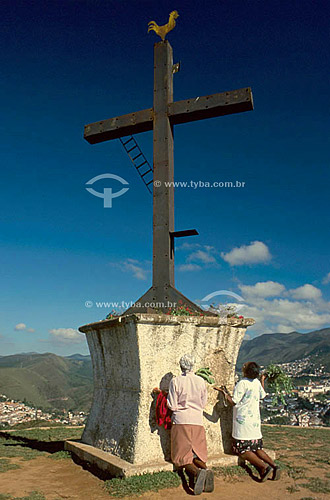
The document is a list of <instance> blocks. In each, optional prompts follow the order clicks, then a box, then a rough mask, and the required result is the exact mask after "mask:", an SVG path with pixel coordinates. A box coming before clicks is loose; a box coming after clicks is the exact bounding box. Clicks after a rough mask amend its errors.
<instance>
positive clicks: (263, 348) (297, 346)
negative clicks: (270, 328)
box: [237, 328, 330, 372]
mask: <svg viewBox="0 0 330 500" xmlns="http://www.w3.org/2000/svg"><path fill="white" fill-rule="evenodd" d="M307 356H310V357H311V360H312V361H314V362H317V363H318V364H324V365H325V366H326V368H327V371H328V372H330V328H323V329H322V330H316V331H313V332H309V333H298V332H291V333H269V334H264V335H260V336H259V337H255V338H254V339H251V340H246V341H244V342H243V343H242V346H241V348H240V351H239V354H238V359H237V368H240V367H241V366H242V365H243V363H246V362H247V361H255V362H256V363H258V364H260V365H263V366H265V365H268V364H269V363H287V362H289V361H295V360H298V359H302V358H306V357H307Z"/></svg>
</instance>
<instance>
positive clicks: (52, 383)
mask: <svg viewBox="0 0 330 500" xmlns="http://www.w3.org/2000/svg"><path fill="white" fill-rule="evenodd" d="M307 356H310V357H311V360H313V361H314V362H317V363H318V364H324V365H325V366H326V368H327V371H329V372H330V328H324V329H322V330H317V331H313V332H310V333H304V334H303V333H298V332H291V333H271V334H264V335H260V336H259V337H255V338H254V339H252V340H246V341H244V342H243V344H242V346H241V349H240V352H239V355H238V360H237V368H238V369H240V368H241V366H242V364H243V363H245V362H246V361H256V362H257V363H258V364H260V365H264V366H265V365H268V364H269V363H272V362H273V363H285V362H289V361H294V360H298V359H302V358H305V357H307ZM0 394H5V395H6V396H7V397H9V398H11V399H16V400H19V401H25V402H27V403H30V404H31V405H33V406H36V407H38V408H42V409H44V410H52V411H53V410H58V411H63V410H69V409H72V410H83V411H88V410H89V408H90V405H91V401H92V394H93V373H92V363H91V358H90V356H84V355H82V354H78V353H77V354H73V355H71V356H66V357H62V356H57V355H56V354H52V353H45V354H38V353H34V352H30V353H21V354H13V355H10V356H0Z"/></svg>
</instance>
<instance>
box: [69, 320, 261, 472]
mask: <svg viewBox="0 0 330 500" xmlns="http://www.w3.org/2000/svg"><path fill="white" fill-rule="evenodd" d="M253 323H254V320H253V319H246V318H245V319H244V318H239V319H236V318H230V319H227V318H219V317H203V316H167V315H165V314H131V315H127V316H121V317H119V318H116V319H112V320H104V321H99V322H97V323H92V324H90V325H85V326H83V327H81V328H79V330H80V331H81V332H84V333H86V337H87V341H88V345H89V349H90V353H91V357H92V363H93V374H94V395H93V403H92V408H91V411H90V415H89V418H88V420H87V423H86V427H85V430H84V433H83V436H82V442H83V443H85V444H86V445H90V446H91V447H95V448H98V449H99V450H102V451H103V452H107V453H108V454H111V455H113V456H116V457H117V458H118V459H121V460H123V461H125V463H130V464H131V465H134V466H139V467H141V469H140V470H143V467H145V466H149V464H158V463H164V461H169V460H170V431H169V430H165V429H164V427H159V426H158V425H157V422H156V418H155V405H156V397H157V396H155V393H153V388H154V387H159V388H160V389H161V390H163V391H167V390H168V386H169V382H170V380H171V378H172V377H173V376H176V375H179V374H180V368H179V359H180V356H181V355H183V354H185V353H186V352H188V353H189V352H190V353H191V352H192V353H194V356H195V358H196V365H195V367H196V369H198V368H201V367H210V369H211V370H212V372H213V374H214V378H215V380H216V383H217V384H219V385H226V386H227V387H228V389H229V390H230V391H232V390H233V387H234V379H235V365H236V359H237V354H238V350H239V348H240V345H241V342H242V339H243V337H244V334H245V331H246V328H247V327H248V326H250V325H252V324H253ZM203 423H204V426H205V429H206V436H207V446H208V454H209V456H210V457H212V456H218V455H219V456H220V455H221V454H223V453H226V454H227V453H228V454H230V452H231V427H232V408H231V407H230V405H228V406H224V402H223V396H221V395H219V392H217V391H215V390H213V389H212V387H211V386H208V403H207V406H206V408H205V410H204V422H203ZM102 456H103V455H102ZM221 456H222V455H221ZM132 470H133V469H132Z"/></svg>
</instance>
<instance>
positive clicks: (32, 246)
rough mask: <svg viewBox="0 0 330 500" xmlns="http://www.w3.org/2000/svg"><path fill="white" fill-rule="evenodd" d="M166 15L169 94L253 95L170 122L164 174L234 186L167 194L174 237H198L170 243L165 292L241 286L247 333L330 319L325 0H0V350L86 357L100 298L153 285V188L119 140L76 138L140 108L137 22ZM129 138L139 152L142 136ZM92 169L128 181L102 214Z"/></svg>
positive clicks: (146, 56) (142, 40)
mask: <svg viewBox="0 0 330 500" xmlns="http://www.w3.org/2000/svg"><path fill="white" fill-rule="evenodd" d="M173 9H177V10H178V11H179V14H180V17H179V18H178V20H177V26H176V28H175V30H174V31H172V32H171V33H170V34H169V35H168V39H169V41H170V43H171V45H172V47H173V51H174V61H175V62H176V61H181V70H180V72H179V73H177V74H176V75H175V77H174V98H175V100H180V99H187V98H190V97H197V96H202V95H207V94H212V93H216V92H221V91H227V90H234V89H237V88H242V87H246V86H251V87H252V91H253V96H254V104H255V109H254V111H252V112H248V113H242V114H237V115H231V116H226V117H221V118H216V119H212V120H205V121H200V122H195V123H191V124H185V125H178V126H176V128H175V180H176V181H190V180H193V181H195V182H198V181H205V182H210V183H212V182H214V181H234V182H235V181H236V180H238V181H243V182H245V186H244V188H235V189H234V188H211V189H210V188H209V189H208V188H197V189H187V188H186V189H185V188H177V189H176V192H175V224H176V230H181V229H189V228H196V229H197V230H198V231H199V233H200V235H199V236H197V237H191V238H187V239H185V240H183V239H182V240H180V242H179V244H178V247H177V251H176V287H177V288H178V289H179V290H180V291H182V292H183V293H184V294H185V295H187V296H188V297H189V298H190V299H192V300H194V301H199V300H201V299H202V298H203V297H205V296H206V295H208V294H210V293H212V292H216V291H218V290H228V291H230V292H233V293H236V294H238V295H240V296H241V297H242V298H243V299H244V308H242V310H241V312H242V314H244V315H245V316H252V317H254V318H255V319H256V320H257V323H256V325H255V326H254V327H251V328H249V331H248V333H249V335H250V336H251V337H253V336H255V335H260V334H262V333H270V332H277V331H282V332H289V331H293V330H297V331H301V332H306V331H310V330H315V329H319V328H323V327H326V326H329V325H330V307H329V304H330V302H329V301H330V274H329V273H330V263H329V256H328V247H329V230H328V227H329V201H328V200H329V194H328V193H329V180H330V174H329V149H330V148H329V90H328V83H329V75H328V68H329V62H330V61H329V58H330V55H329V54H330V51H329V38H328V19H329V10H330V9H329V3H328V2H326V1H311V0H310V1H306V0H299V1H291V2H284V1H273V2H261V1H257V0H251V1H248V2H247V1H244V2H243V1H239V0H237V1H235V0H233V1H231V2H228V1H227V2H225V1H217V2H214V1H206V2H197V1H189V2H188V1H186V0H184V1H181V0H177V1H176V2H175V3H172V2H170V1H165V0H164V1H158V2H155V1H151V0H150V1H148V0H147V1H133V0H132V1H125V2H123V1H112V0H108V1H106V0H104V1H91V0H51V1H41V0H35V1H32V0H24V1H23V0H22V1H15V0H11V1H9V0H3V1H2V3H1V6H0V14H1V19H2V30H1V35H0V36H1V41H2V51H1V56H0V57H1V68H2V81H1V87H2V88H1V101H2V102H1V112H2V120H1V123H0V127H1V139H2V147H1V166H2V169H1V170H2V172H1V198H0V200H1V201H0V203H1V211H0V238H1V248H0V257H1V259H0V262H1V268H0V269H1V319H0V354H2V355H5V354H10V353H16V352H23V351H24V352H27V351H37V352H47V351H51V352H56V353H58V354H71V353H74V352H81V353H83V354H86V353H87V352H88V347H87V344H86V342H85V339H84V336H83V335H81V334H78V333H77V328H78V327H79V326H80V325H83V324H85V323H89V322H93V321H96V320H99V319H102V318H104V317H105V316H106V314H107V313H108V312H109V310H108V309H107V308H98V307H97V306H96V302H121V301H123V300H124V301H134V300H137V299H138V298H139V297H140V296H141V295H142V294H143V293H144V292H145V291H146V290H147V289H148V288H149V286H150V284H151V256H152V253H151V252H152V234H151V231H152V197H151V195H150V194H149V193H148V192H147V190H146V188H145V187H144V185H143V184H142V182H141V180H140V179H139V177H138V175H137V173H136V171H135V169H134V168H133V167H132V165H131V164H130V162H129V160H128V158H127V156H125V152H124V151H123V148H122V146H121V144H120V142H119V141H118V140H116V141H111V142H106V143H103V144H98V145H93V146H91V145H89V144H88V143H87V142H86V141H84V139H83V137H82V136H83V127H84V125H85V124H87V123H91V122H94V121H98V120H101V119H104V118H111V117H114V116H119V115H122V114H125V113H130V112H133V111H137V110H140V109H145V108H148V107H152V93H153V44H154V43H155V42H156V41H158V37H157V36H156V35H155V33H149V34H148V33H147V24H148V21H150V20H152V19H154V20H156V21H157V22H158V23H159V24H165V22H167V19H168V14H169V12H170V11H171V10H173ZM136 139H137V141H138V143H139V145H140V146H141V148H142V150H143V152H144V153H145V155H146V156H147V157H148V158H149V160H150V161H151V160H152V134H151V133H144V134H140V135H137V136H136ZM104 173H112V174H115V175H119V176H121V177H123V178H124V179H125V180H126V181H127V182H128V183H129V190H128V191H127V193H125V195H123V196H121V197H119V198H116V199H115V200H114V202H113V207H112V208H111V209H105V208H103V205H102V200H101V199H100V198H96V197H94V196H92V195H91V194H90V193H88V192H87V191H86V189H85V188H86V186H85V184H86V182H87V181H88V180H90V179H91V178H93V177H94V176H96V175H100V174H104ZM98 182H99V184H98V186H99V188H98V189H101V188H102V187H103V186H109V187H113V189H114V191H116V190H118V189H119V187H118V183H117V182H116V181H112V180H107V181H104V183H103V184H102V182H101V181H98ZM101 184H102V186H101ZM94 187H95V188H96V185H95V186H94ZM121 187H122V186H121V185H120V188H121ZM86 301H91V302H93V306H92V307H86V306H85V302H86ZM219 301H220V302H229V301H232V300H230V296H229V298H228V297H220V299H219Z"/></svg>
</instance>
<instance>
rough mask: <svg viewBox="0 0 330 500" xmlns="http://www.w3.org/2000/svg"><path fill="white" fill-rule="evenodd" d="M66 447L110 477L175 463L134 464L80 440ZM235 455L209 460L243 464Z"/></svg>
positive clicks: (271, 453)
mask: <svg viewBox="0 0 330 500" xmlns="http://www.w3.org/2000/svg"><path fill="white" fill-rule="evenodd" d="M64 449H65V450H67V451H70V452H71V453H73V454H74V455H75V456H77V457H78V458H79V459H80V460H82V461H83V462H86V463H88V464H90V465H92V466H95V467H97V468H98V469H100V470H101V471H103V472H106V473H107V474H108V475H109V477H129V476H135V475H137V474H144V473H146V472H149V473H152V472H159V471H163V470H169V471H172V470H173V465H172V464H170V463H169V462H165V461H164V460H162V461H159V462H154V463H152V464H148V463H143V464H142V465H133V464H130V463H129V462H126V461H125V460H122V459H121V458H118V457H116V456H115V455H112V454H111V453H108V452H105V451H102V450H100V449H98V448H95V447H94V446H90V445H88V444H85V443H82V442H80V441H71V440H67V441H65V443H64ZM265 451H266V453H268V455H269V456H270V457H271V458H272V459H273V460H275V458H276V457H275V452H274V451H273V450H265ZM242 463H243V461H242V460H240V459H239V458H238V457H237V456H235V455H225V454H220V455H217V456H213V457H211V458H210V460H209V461H208V466H209V467H216V466H217V467H219V466H222V467H224V466H228V465H238V464H242Z"/></svg>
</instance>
